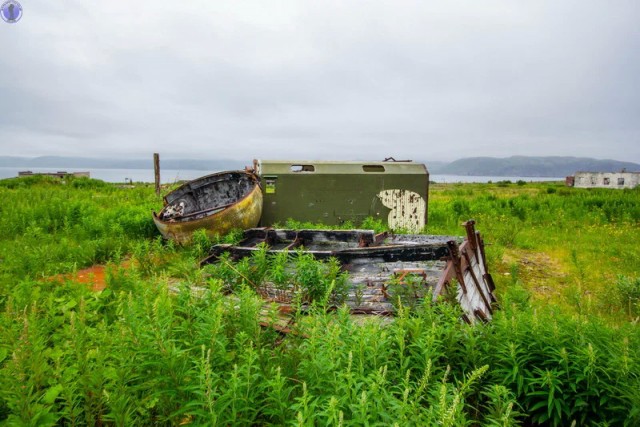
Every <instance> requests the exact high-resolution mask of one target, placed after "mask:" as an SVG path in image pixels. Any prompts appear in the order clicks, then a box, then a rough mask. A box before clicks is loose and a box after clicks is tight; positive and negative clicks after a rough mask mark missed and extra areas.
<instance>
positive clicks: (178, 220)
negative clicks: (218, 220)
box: [152, 170, 262, 226]
mask: <svg viewBox="0 0 640 427" xmlns="http://www.w3.org/2000/svg"><path fill="white" fill-rule="evenodd" d="M232 173H240V174H241V175H246V176H248V177H249V178H250V179H251V180H252V181H253V182H254V184H255V185H254V187H253V189H252V190H251V191H249V192H248V193H247V194H246V195H245V196H244V197H242V198H239V199H238V200H236V201H235V202H233V203H231V204H228V205H225V206H223V207H222V209H221V210H219V211H217V212H211V211H213V210H216V209H220V206H216V207H213V208H211V209H205V210H204V211H200V212H199V213H204V216H202V217H200V218H189V217H187V216H186V215H185V216H182V217H178V218H171V219H170V220H163V219H161V218H160V214H162V212H163V211H164V210H165V209H166V208H167V206H169V204H168V203H167V200H166V199H167V196H164V197H163V198H162V199H163V201H164V202H165V205H164V206H163V207H162V209H161V210H160V212H158V213H156V212H155V211H153V212H152V213H153V220H154V221H156V222H159V223H161V224H166V225H168V226H171V225H175V224H181V223H190V222H196V221H200V220H208V219H210V218H213V217H215V216H216V215H218V214H222V213H225V212H228V211H229V209H232V208H233V207H234V206H236V205H238V204H239V203H241V202H242V201H244V200H246V199H248V198H249V197H252V196H254V193H255V192H256V190H257V191H260V192H262V188H261V187H260V180H259V179H258V177H257V176H256V175H255V174H254V173H251V172H247V171H244V170H237V171H236V170H234V171H223V172H216V173H212V174H209V175H205V176H202V177H200V178H196V179H193V180H191V181H189V182H186V183H184V184H182V185H181V186H180V187H178V188H176V189H175V190H173V191H171V192H169V193H168V194H167V195H169V194H171V193H174V192H176V191H178V190H180V189H182V188H183V187H186V186H187V185H188V184H190V183H192V182H194V181H200V180H204V179H206V178H209V177H213V176H216V175H227V174H232ZM195 213H196V214H197V213H198V212H195Z"/></svg>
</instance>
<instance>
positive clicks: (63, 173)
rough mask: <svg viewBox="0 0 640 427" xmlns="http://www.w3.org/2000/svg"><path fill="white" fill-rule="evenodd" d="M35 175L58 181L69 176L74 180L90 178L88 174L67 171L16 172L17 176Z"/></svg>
mask: <svg viewBox="0 0 640 427" xmlns="http://www.w3.org/2000/svg"><path fill="white" fill-rule="evenodd" d="M35 175H43V176H53V177H56V178H60V179H62V178H67V177H70V176H72V177H75V178H91V173H89V172H67V171H58V172H32V171H20V172H18V176H35Z"/></svg>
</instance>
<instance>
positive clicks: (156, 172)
mask: <svg viewBox="0 0 640 427" xmlns="http://www.w3.org/2000/svg"><path fill="white" fill-rule="evenodd" d="M153 173H154V176H155V181H156V196H159V195H160V154H158V153H153Z"/></svg>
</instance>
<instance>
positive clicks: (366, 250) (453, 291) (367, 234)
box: [202, 221, 495, 322]
mask: <svg viewBox="0 0 640 427" xmlns="http://www.w3.org/2000/svg"><path fill="white" fill-rule="evenodd" d="M464 227H465V229H466V232H467V236H466V237H464V238H461V237H452V236H433V235H398V234H387V233H383V234H375V233H374V232H373V231H371V230H348V231H340V230H338V231H336V230H277V229H271V228H257V229H251V230H247V231H245V234H244V239H243V240H242V241H241V242H240V243H238V244H237V245H216V246H214V247H213V248H212V249H211V253H210V256H209V257H208V258H206V259H205V260H203V261H202V264H208V263H214V262H217V261H218V260H219V259H220V256H221V255H222V254H229V255H230V256H231V259H233V260H238V259H241V258H244V257H248V256H251V255H252V254H253V253H254V252H256V251H258V250H260V249H259V245H261V244H266V245H267V246H268V248H269V252H270V253H278V252H283V251H289V250H292V249H294V248H297V249H296V250H302V251H304V252H305V253H309V254H312V255H313V256H314V257H316V258H317V259H327V258H329V257H334V258H336V259H338V260H339V261H340V263H341V268H342V270H343V271H346V272H348V273H349V284H350V291H349V293H348V297H347V301H346V303H347V305H349V306H350V308H351V311H352V313H353V314H377V315H389V314H392V313H393V312H394V306H393V304H392V301H393V300H394V297H395V295H394V289H395V290H396V291H397V290H399V289H404V288H403V286H404V287H407V289H408V291H409V292H410V293H411V294H412V295H411V296H412V298H415V299H416V300H420V299H427V300H428V299H431V300H432V301H434V302H436V301H438V300H439V299H440V298H441V297H445V296H448V295H453V297H454V298H455V300H456V301H457V303H458V304H459V305H460V307H461V308H462V310H463V311H464V313H465V316H464V318H465V319H466V320H468V321H470V322H473V321H475V320H476V319H477V320H481V321H487V320H490V319H491V316H492V314H493V308H492V303H494V302H495V297H494V295H493V290H494V289H495V286H494V284H493V280H492V278H491V275H490V273H489V271H488V269H487V266H486V261H485V256H484V242H483V240H482V237H481V236H480V233H478V232H477V231H476V230H475V223H474V222H473V221H468V222H466V223H465V224H464ZM409 284H411V286H409ZM394 287H395V288H394ZM392 288H393V289H392ZM261 292H262V294H263V296H264V297H265V298H266V299H268V300H272V301H290V300H292V299H293V296H292V295H288V294H287V292H286V291H285V292H284V293H283V290H282V288H279V289H276V288H275V287H274V286H272V285H271V284H269V283H267V284H265V285H264V286H263V287H262V288H261Z"/></svg>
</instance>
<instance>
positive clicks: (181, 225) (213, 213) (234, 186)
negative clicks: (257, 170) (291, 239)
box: [153, 171, 262, 243]
mask: <svg viewBox="0 0 640 427" xmlns="http://www.w3.org/2000/svg"><path fill="white" fill-rule="evenodd" d="M261 214H262V192H261V190H260V185H259V181H258V179H257V177H256V176H255V175H254V174H252V173H250V172H246V171H230V172H220V173H216V174H212V175H207V176H204V177H201V178H198V179H195V180H193V181H189V182H187V183H186V184H183V185H182V186H180V187H178V188H177V189H175V190H174V191H172V192H171V193H169V194H167V195H166V196H165V198H164V207H163V208H162V210H161V211H160V213H158V214H156V213H155V212H154V213H153V221H154V222H155V224H156V226H157V227H158V230H160V233H161V234H162V236H163V237H165V238H167V239H173V240H176V241H177V242H179V243H185V242H187V241H189V240H190V239H191V235H192V234H193V232H194V231H196V230H199V229H204V230H205V231H206V232H207V234H208V235H209V236H211V237H213V236H214V235H223V234H226V233H228V232H229V231H231V230H232V229H234V228H241V229H248V228H252V227H255V226H256V225H258V221H260V215H261Z"/></svg>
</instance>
